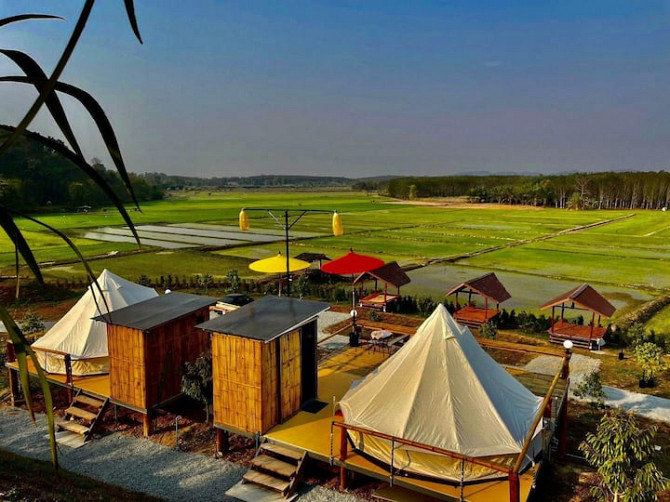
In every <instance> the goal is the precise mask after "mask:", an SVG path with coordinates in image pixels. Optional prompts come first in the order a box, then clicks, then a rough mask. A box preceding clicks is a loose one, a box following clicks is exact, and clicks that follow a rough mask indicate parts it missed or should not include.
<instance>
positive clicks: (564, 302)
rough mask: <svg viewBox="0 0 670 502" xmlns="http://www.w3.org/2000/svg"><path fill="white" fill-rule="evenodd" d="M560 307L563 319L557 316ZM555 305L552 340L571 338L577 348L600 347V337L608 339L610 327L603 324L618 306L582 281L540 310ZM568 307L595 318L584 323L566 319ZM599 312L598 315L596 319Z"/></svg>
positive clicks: (552, 316) (550, 332)
mask: <svg viewBox="0 0 670 502" xmlns="http://www.w3.org/2000/svg"><path fill="white" fill-rule="evenodd" d="M558 307H560V309H561V312H560V318H558V319H557V318H556V309H557V308H558ZM549 308H551V327H550V328H549V331H548V333H549V341H550V342H552V343H563V342H564V341H565V340H571V341H572V343H573V344H574V345H575V346H577V347H582V348H587V349H589V350H591V349H594V348H598V347H597V345H598V340H602V339H604V338H605V334H606V333H607V326H602V324H601V322H602V318H603V317H604V318H608V317H612V315H613V314H614V312H616V308H615V307H614V305H612V304H611V303H610V302H608V301H607V299H605V297H603V296H602V295H601V294H600V293H598V292H597V291H596V290H595V289H593V288H592V287H591V286H589V285H588V284H582V285H581V286H577V287H576V288H574V289H571V290H570V291H568V292H567V293H564V294H562V295H559V296H557V297H556V298H554V299H552V300H549V301H548V302H547V303H545V304H544V305H542V306H541V307H540V310H547V309H549ZM566 310H571V311H582V312H590V313H591V320H590V321H589V322H588V323H583V324H580V323H578V322H575V321H574V320H573V321H572V322H571V321H570V320H568V319H566V317H565V314H566ZM596 314H597V315H598V318H597V319H596Z"/></svg>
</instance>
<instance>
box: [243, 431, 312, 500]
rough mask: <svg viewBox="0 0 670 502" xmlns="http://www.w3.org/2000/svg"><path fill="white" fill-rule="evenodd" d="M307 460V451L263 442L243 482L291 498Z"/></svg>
mask: <svg viewBox="0 0 670 502" xmlns="http://www.w3.org/2000/svg"><path fill="white" fill-rule="evenodd" d="M306 461H307V453H306V452H300V451H297V450H293V449H291V448H287V447H285V446H280V445H276V444H272V443H263V444H262V445H261V447H260V448H259V450H258V454H257V455H256V457H255V458H254V459H253V460H252V461H251V468H250V469H249V471H247V473H246V474H245V475H244V476H243V477H242V482H243V483H253V484H255V485H258V486H261V487H263V488H265V489H267V490H271V491H273V492H277V493H279V494H281V495H282V496H283V497H284V498H290V497H291V496H292V495H293V493H294V492H295V490H296V488H297V487H298V482H299V481H300V479H301V477H302V474H303V471H304V467H305V464H306Z"/></svg>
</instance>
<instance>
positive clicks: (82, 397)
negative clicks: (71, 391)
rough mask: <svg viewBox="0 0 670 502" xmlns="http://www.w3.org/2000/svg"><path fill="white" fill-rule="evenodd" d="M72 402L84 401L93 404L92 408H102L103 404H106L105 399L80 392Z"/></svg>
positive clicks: (89, 404)
mask: <svg viewBox="0 0 670 502" xmlns="http://www.w3.org/2000/svg"><path fill="white" fill-rule="evenodd" d="M72 402H73V403H83V404H86V405H88V406H91V407H92V408H100V407H101V406H102V405H103V404H105V401H104V400H102V399H98V398H97V397H93V396H87V395H86V394H79V395H78V396H75V397H74V399H73V400H72Z"/></svg>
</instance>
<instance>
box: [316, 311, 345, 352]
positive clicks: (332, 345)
mask: <svg viewBox="0 0 670 502" xmlns="http://www.w3.org/2000/svg"><path fill="white" fill-rule="evenodd" d="M349 317H350V316H349V314H343V313H341V312H330V311H328V310H327V311H326V312H323V313H322V314H321V315H320V316H319V318H318V319H317V321H316V329H317V332H318V335H317V336H318V338H317V340H318V341H319V342H321V340H323V339H324V338H327V337H329V336H330V334H329V333H325V332H324V331H323V330H324V329H325V328H327V327H328V326H332V325H333V324H337V323H338V322H341V321H343V320H345V319H349ZM348 343H349V334H348V333H346V334H344V335H335V336H333V337H331V338H328V340H327V341H325V342H323V343H319V347H321V348H323V349H325V350H337V349H341V348H342V347H344V346H345V345H347V344H348Z"/></svg>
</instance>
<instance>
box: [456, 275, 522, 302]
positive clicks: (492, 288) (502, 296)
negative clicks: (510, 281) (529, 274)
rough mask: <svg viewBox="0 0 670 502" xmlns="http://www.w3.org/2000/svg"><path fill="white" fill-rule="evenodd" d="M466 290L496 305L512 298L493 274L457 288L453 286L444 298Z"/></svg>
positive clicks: (463, 283) (471, 280)
mask: <svg viewBox="0 0 670 502" xmlns="http://www.w3.org/2000/svg"><path fill="white" fill-rule="evenodd" d="M468 289H470V290H472V291H474V292H475V293H477V294H479V295H481V296H484V297H486V298H488V299H490V300H493V301H495V302H496V303H501V302H504V301H505V300H509V299H510V298H512V295H510V294H509V292H508V291H507V290H506V289H505V286H503V285H502V282H500V280H498V277H496V274H494V273H493V272H489V273H488V274H484V275H482V276H480V277H477V278H475V279H470V280H469V281H465V282H462V283H461V284H459V285H458V286H455V287H454V288H452V289H451V290H449V291H448V292H447V293H446V295H445V296H449V295H453V294H454V293H456V292H459V291H463V290H468Z"/></svg>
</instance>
